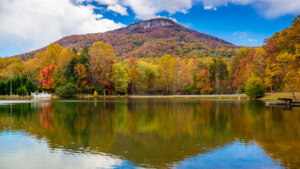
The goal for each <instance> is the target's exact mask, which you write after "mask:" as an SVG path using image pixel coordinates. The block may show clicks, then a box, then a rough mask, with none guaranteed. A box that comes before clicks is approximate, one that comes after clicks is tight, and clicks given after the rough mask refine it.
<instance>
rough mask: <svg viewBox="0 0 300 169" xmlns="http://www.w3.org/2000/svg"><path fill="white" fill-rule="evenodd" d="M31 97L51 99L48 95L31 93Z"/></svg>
mask: <svg viewBox="0 0 300 169" xmlns="http://www.w3.org/2000/svg"><path fill="white" fill-rule="evenodd" d="M31 96H33V97H34V98H35V99H38V98H51V94H48V93H39V94H37V95H36V94H35V93H31Z"/></svg>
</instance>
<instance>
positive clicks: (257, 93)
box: [246, 78, 265, 98]
mask: <svg viewBox="0 0 300 169" xmlns="http://www.w3.org/2000/svg"><path fill="white" fill-rule="evenodd" d="M264 94H265V88H264V86H263V84H262V82H261V79H260V78H251V79H249V80H248V81H247V84H246V95H247V96H248V97H250V98H259V97H263V96H264Z"/></svg>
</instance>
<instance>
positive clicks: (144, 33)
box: [16, 18, 238, 61]
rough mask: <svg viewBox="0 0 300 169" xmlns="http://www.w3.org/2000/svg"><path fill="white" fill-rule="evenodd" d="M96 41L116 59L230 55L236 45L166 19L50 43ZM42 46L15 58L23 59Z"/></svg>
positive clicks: (79, 47) (80, 44)
mask: <svg viewBox="0 0 300 169" xmlns="http://www.w3.org/2000/svg"><path fill="white" fill-rule="evenodd" d="M99 41H102V42H105V43H110V44H111V45H112V48H113V49H114V52H115V55H116V57H119V58H128V57H161V56H163V55H164V54H171V55H173V56H180V57H194V56H197V57H206V56H220V57H231V56H232V55H234V54H235V49H236V48H238V47H237V46H236V45H233V44H231V43H229V42H227V41H225V40H223V39H219V38H217V37H214V36H211V35H208V34H205V33H200V32H197V31H195V30H192V29H188V28H186V27H184V26H182V25H180V24H178V23H176V22H174V21H173V20H171V19H166V18H155V19H150V20H145V21H141V22H136V23H133V24H130V25H128V26H127V27H125V28H120V29H116V30H112V31H108V32H105V33H93V34H85V35H71V36H67V37H64V38H62V39H60V40H58V41H56V42H54V43H56V44H59V45H60V46H62V47H64V48H66V47H67V48H69V49H72V48H73V47H75V48H76V49H77V51H79V52H80V51H81V50H82V48H83V46H84V45H86V46H87V47H89V48H90V47H91V46H92V44H93V43H94V42H99ZM46 48H47V46H46V47H44V48H41V49H38V50H35V51H32V52H28V53H24V54H21V55H17V56H16V57H18V58H21V59H22V60H24V61H26V60H28V59H30V58H33V57H35V54H36V53H38V52H44V51H45V50H46Z"/></svg>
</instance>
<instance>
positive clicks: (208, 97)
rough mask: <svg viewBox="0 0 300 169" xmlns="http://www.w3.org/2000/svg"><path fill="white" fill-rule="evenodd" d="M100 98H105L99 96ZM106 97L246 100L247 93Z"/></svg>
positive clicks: (115, 96) (85, 96)
mask: <svg viewBox="0 0 300 169" xmlns="http://www.w3.org/2000/svg"><path fill="white" fill-rule="evenodd" d="M76 98H85V99H93V98H94V97H93V95H92V94H89V95H88V94H82V95H76ZM98 98H104V96H102V95H101V96H99V97H98ZM105 98H186V99H223V100H239V99H240V100H246V99H247V96H246V95H167V96H161V95H123V96H122V95H110V96H105Z"/></svg>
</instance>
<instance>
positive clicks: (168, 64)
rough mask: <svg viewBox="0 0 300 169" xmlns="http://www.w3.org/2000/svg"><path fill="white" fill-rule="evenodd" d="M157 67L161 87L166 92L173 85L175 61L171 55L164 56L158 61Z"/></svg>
mask: <svg viewBox="0 0 300 169" xmlns="http://www.w3.org/2000/svg"><path fill="white" fill-rule="evenodd" d="M159 65H160V67H159V70H160V81H161V85H162V87H163V88H166V91H167V92H168V91H169V88H170V86H172V85H173V83H174V78H175V69H176V61H175V59H174V58H173V57H172V56H171V55H168V54H165V55H164V56H163V57H161V58H160V59H159Z"/></svg>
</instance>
